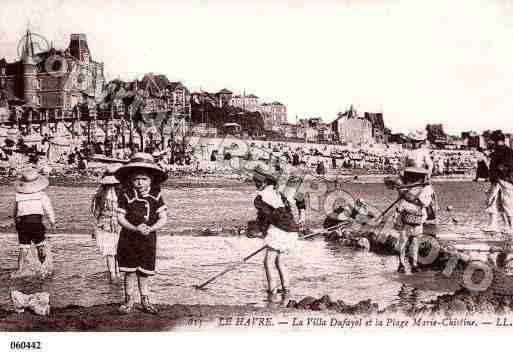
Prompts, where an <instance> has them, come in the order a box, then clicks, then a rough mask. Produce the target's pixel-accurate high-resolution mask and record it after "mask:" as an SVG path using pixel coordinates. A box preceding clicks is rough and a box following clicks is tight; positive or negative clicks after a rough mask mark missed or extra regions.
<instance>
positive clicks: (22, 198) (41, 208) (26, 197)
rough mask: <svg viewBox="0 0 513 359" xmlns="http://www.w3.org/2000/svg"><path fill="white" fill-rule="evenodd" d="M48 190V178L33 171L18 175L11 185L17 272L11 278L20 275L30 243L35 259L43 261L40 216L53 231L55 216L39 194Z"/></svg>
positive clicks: (42, 229) (44, 254) (44, 255)
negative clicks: (16, 248) (15, 234)
mask: <svg viewBox="0 0 513 359" xmlns="http://www.w3.org/2000/svg"><path fill="white" fill-rule="evenodd" d="M46 187H48V179H47V178H46V177H44V176H42V175H40V174H39V172H38V171H37V170H36V169H35V168H29V169H27V170H25V171H23V172H22V174H21V177H20V178H19V179H18V180H17V181H16V182H15V183H14V188H15V190H16V196H15V201H14V212H13V217H14V219H15V225H16V231H17V232H18V240H19V243H20V253H19V257H18V270H17V271H16V272H15V273H13V276H14V277H15V276H17V275H22V274H23V273H24V271H25V268H24V266H25V264H26V261H27V256H28V253H29V250H30V245H31V244H32V243H34V244H35V245H36V249H37V256H38V258H39V261H40V262H41V264H43V263H44V262H45V259H46V256H47V253H46V248H45V231H46V228H45V226H44V224H43V216H45V215H46V216H47V217H48V221H49V222H50V228H51V231H52V232H53V231H54V230H55V214H54V211H53V207H52V203H51V202H50V199H49V198H48V196H47V195H46V193H44V192H43V190H44V189H45V188H46Z"/></svg>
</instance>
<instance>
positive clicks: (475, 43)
mask: <svg viewBox="0 0 513 359" xmlns="http://www.w3.org/2000/svg"><path fill="white" fill-rule="evenodd" d="M29 21H30V26H31V30H32V31H33V32H36V33H38V34H41V35H43V36H45V37H46V38H47V39H48V40H49V41H53V42H54V43H55V45H56V47H62V48H64V47H66V46H67V44H68V39H69V34H70V33H78V32H83V33H86V34H87V38H88V43H89V47H90V49H91V51H92V55H93V58H94V59H96V60H100V61H103V62H104V63H105V68H106V74H107V75H108V78H109V79H111V78H114V77H118V76H119V77H121V78H123V79H133V78H135V77H137V76H140V75H141V74H144V73H146V72H154V73H164V74H166V75H167V76H168V78H169V79H170V80H172V81H173V80H179V81H182V82H183V83H184V84H185V85H186V86H188V87H189V88H190V89H192V90H198V89H200V88H202V89H203V90H207V91H213V92H215V91H218V90H220V89H221V88H224V87H226V88H229V89H231V90H232V91H234V92H241V93H242V91H244V90H245V91H246V93H255V94H256V95H258V96H259V97H261V98H262V100H265V101H268V100H279V101H282V102H284V103H285V104H286V105H287V106H288V110H289V119H290V120H292V121H294V120H295V117H296V116H298V117H305V116H322V117H323V119H324V120H325V121H330V120H332V119H334V117H335V115H336V113H337V112H338V111H343V110H345V109H347V108H348V107H349V105H350V104H351V103H352V104H354V105H355V106H356V107H357V109H358V110H359V111H361V112H364V111H383V113H384V116H385V122H386V124H387V125H388V126H389V127H391V128H392V129H393V130H394V131H398V130H404V131H408V130H410V129H415V128H420V127H424V126H425V124H426V123H427V122H432V123H443V124H444V126H445V128H446V129H447V130H448V131H449V132H451V133H458V132H459V131H461V130H465V129H475V130H483V129H487V128H492V129H494V128H503V129H504V130H506V131H508V132H513V121H512V119H513V1H511V0H508V1H506V0H481V1H479V0H461V1H460V0H453V1H451V0H445V1H444V0H442V1H441V0H429V1H427V0H419V1H417V0H405V1H399V0H382V1H378V0H338V1H336V0H320V1H319V0H317V1H313V0H311V1H294V0H258V1H257V0H252V1H248V0H237V1H236V0H195V1H186V0H175V1H173V0H168V1H164V0H145V1H144V2H143V1H131V0H124V1H122V0H112V1H109V0H88V1H84V0H81V1H75V0H66V1H53V0H50V1H45V0H41V1H28V0H27V1H23V0H2V5H1V10H0V58H1V57H4V56H5V57H6V58H7V59H9V60H12V59H14V58H16V46H17V42H18V40H19V38H20V37H21V36H22V35H23V33H24V31H25V29H26V27H27V24H28V23H29Z"/></svg>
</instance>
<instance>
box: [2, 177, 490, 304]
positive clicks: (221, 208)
mask: <svg viewBox="0 0 513 359" xmlns="http://www.w3.org/2000/svg"><path fill="white" fill-rule="evenodd" d="M435 187H436V190H437V192H438V198H439V201H440V206H441V208H442V210H441V211H440V212H439V221H440V222H441V223H443V225H441V226H440V227H441V228H443V231H446V232H448V233H450V235H449V237H450V238H456V240H459V241H467V242H469V243H472V242H475V241H478V240H480V238H481V237H483V236H482V232H481V231H480V227H481V226H482V225H483V223H484V221H485V220H486V218H485V217H484V212H483V201H484V190H485V189H486V187H487V185H486V184H483V183H479V184H476V183H439V184H436V186H435ZM345 189H346V190H347V191H349V192H351V194H352V195H353V196H354V197H361V198H364V199H366V200H367V201H368V202H370V203H371V204H373V205H374V206H375V207H377V208H378V209H381V210H382V209H384V208H386V207H387V205H388V204H389V203H390V202H391V201H392V200H393V199H394V197H395V194H394V192H393V191H388V190H385V189H384V188H383V185H379V184H349V185H347V187H346V188H345ZM94 190H95V188H93V187H84V188H78V187H55V186H52V187H49V188H48V190H47V193H48V195H49V196H50V198H51V199H52V202H53V204H54V207H55V210H56V213H57V220H58V222H57V223H58V230H59V231H60V232H64V233H72V234H71V235H68V234H62V233H61V234H60V235H58V236H55V237H52V239H50V243H51V245H52V252H53V253H54V268H55V272H54V275H53V276H52V277H51V278H49V279H47V280H45V281H40V280H31V281H23V280H16V281H14V280H10V279H9V275H8V274H9V272H10V271H11V270H13V269H14V268H15V266H16V256H17V241H16V236H15V235H14V234H0V240H1V241H2V246H1V247H0V305H1V306H5V305H7V304H8V303H9V290H8V289H18V290H21V291H24V292H34V291H40V290H44V291H48V292H50V294H51V298H52V299H51V300H52V305H53V306H57V307H61V306H65V305H69V304H75V305H85V306H88V305H94V304H101V303H109V302H118V301H120V300H121V298H122V297H123V295H122V286H121V284H119V283H115V284H111V283H109V281H108V278H107V274H106V273H105V270H106V267H105V261H104V258H103V257H101V256H100V254H99V252H98V249H97V248H96V243H95V241H94V240H93V239H92V238H91V237H90V236H89V235H87V233H89V232H90V230H91V219H90V215H89V213H88V208H89V199H90V197H91V196H92V194H93V192H94ZM0 193H2V195H4V196H2V200H1V201H0V221H4V220H7V216H8V215H9V214H10V213H11V209H10V204H9V201H7V200H6V199H8V198H9V197H10V196H12V195H13V189H12V187H8V186H0ZM163 196H164V200H165V202H166V203H167V205H168V207H169V217H170V220H169V222H168V224H167V225H166V227H165V228H164V229H163V230H161V231H160V237H159V249H158V256H159V258H158V263H157V265H158V268H159V274H158V275H157V276H155V277H154V278H153V283H152V291H153V296H154V297H155V301H156V302H158V303H168V304H173V303H184V304H197V303H203V304H251V303H253V304H256V305H260V306H263V305H266V295H265V283H266V282H265V275H264V271H263V266H262V255H259V256H257V257H255V258H254V259H251V260H250V262H249V263H247V264H244V265H242V266H240V267H239V268H237V269H236V270H234V271H233V272H230V273H228V274H226V275H225V276H223V277H221V278H219V279H218V280H217V281H215V282H214V283H212V284H210V285H208V286H207V290H202V291H199V290H195V289H194V288H193V285H195V284H200V283H202V282H204V281H206V280H207V279H209V278H210V277H211V276H213V275H214V274H216V273H218V272H220V271H222V270H224V269H225V268H226V267H227V266H228V265H229V264H230V263H227V262H232V261H237V260H240V259H241V258H243V257H244V256H246V255H247V254H249V253H251V252H252V251H254V250H255V249H257V248H259V247H260V246H261V240H258V239H247V238H245V237H187V236H173V237H172V236H166V234H167V233H169V232H170V231H174V232H177V231H180V230H184V229H188V228H194V229H200V228H202V227H206V226H210V225H213V224H216V225H221V226H227V225H232V224H239V225H245V223H246V221H247V220H249V219H253V218H254V216H255V211H254V208H253V206H252V198H253V196H254V189H253V188H252V187H251V186H247V187H241V188H237V189H219V188H218V189H210V188H197V189H194V188H192V189H187V190H180V189H164V190H163ZM447 205H451V206H453V209H452V210H451V211H446V210H443V209H444V208H445V207H446V206H447ZM323 218H324V214H323V213H321V212H316V211H313V210H310V211H309V213H308V219H309V221H310V222H309V223H310V224H312V223H320V221H321V220H322V219H323ZM313 227H314V228H315V226H313ZM9 230H10V231H12V230H13V228H12V227H11V228H10V229H9ZM485 239H486V238H485ZM488 239H490V238H488ZM492 239H493V238H492ZM285 265H286V267H287V268H288V271H289V276H290V282H291V283H290V284H291V287H292V290H293V292H292V299H299V298H302V297H304V296H307V295H310V296H315V297H319V296H322V295H323V294H330V295H331V297H332V298H333V299H343V300H344V301H346V302H348V303H355V302H358V301H360V300H363V299H369V298H370V299H372V300H373V301H376V302H378V303H379V304H380V306H385V305H388V304H392V303H399V304H405V305H411V304H416V303H418V302H420V301H424V300H429V299H432V298H434V297H435V296H436V295H439V294H440V293H442V292H447V291H453V290H455V289H456V288H455V285H454V284H453V283H451V282H449V281H448V280H447V279H446V278H444V277H442V276H440V275H437V274H434V273H429V272H428V273H420V274H416V275H413V276H401V275H398V274H396V273H395V270H396V268H397V258H396V257H393V256H379V255H376V254H373V253H365V252H359V251H356V250H353V249H351V248H343V247H340V246H336V245H331V244H329V243H325V242H324V241H322V240H314V241H299V242H298V245H297V248H296V251H294V253H292V254H290V255H289V256H287V257H286V261H285Z"/></svg>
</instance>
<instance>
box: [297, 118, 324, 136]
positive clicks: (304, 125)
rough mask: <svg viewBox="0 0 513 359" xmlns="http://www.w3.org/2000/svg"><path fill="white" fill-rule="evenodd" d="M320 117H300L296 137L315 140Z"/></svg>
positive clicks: (320, 120)
mask: <svg viewBox="0 0 513 359" xmlns="http://www.w3.org/2000/svg"><path fill="white" fill-rule="evenodd" d="M321 124H322V119H321V118H320V117H312V118H302V119H299V120H298V123H297V137H298V138H300V139H302V140H304V141H306V142H316V141H318V139H319V127H321Z"/></svg>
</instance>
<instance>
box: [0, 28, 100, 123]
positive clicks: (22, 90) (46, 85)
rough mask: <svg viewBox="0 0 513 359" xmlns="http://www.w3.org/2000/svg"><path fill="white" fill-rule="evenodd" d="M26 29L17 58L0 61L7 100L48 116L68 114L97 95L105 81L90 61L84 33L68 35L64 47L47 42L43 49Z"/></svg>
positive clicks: (0, 83) (91, 59)
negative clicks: (65, 46)
mask: <svg viewBox="0 0 513 359" xmlns="http://www.w3.org/2000/svg"><path fill="white" fill-rule="evenodd" d="M41 47H42V46H41V44H39V43H38V44H35V41H34V35H33V34H32V33H31V32H30V30H27V33H26V34H25V36H24V42H23V44H22V53H21V58H20V59H19V60H17V61H15V62H10V63H9V62H7V61H6V60H5V58H3V59H1V60H0V86H1V87H2V88H3V89H4V91H6V92H7V93H9V94H10V97H11V101H12V102H13V103H14V102H22V103H23V105H24V106H25V107H30V108H33V109H39V110H40V111H46V110H49V114H50V117H52V116H60V117H65V116H70V115H71V114H72V111H73V110H74V109H75V108H76V106H77V105H78V104H80V103H83V102H84V101H86V99H87V98H93V99H96V98H99V97H100V96H101V93H102V90H103V86H104V84H105V77H104V66H103V63H102V62H98V61H94V60H93V57H92V54H91V51H90V50H89V45H88V43H87V38H86V35H85V34H71V36H70V42H69V45H68V47H67V48H66V49H64V50H57V49H55V48H53V45H51V46H50V47H49V48H48V49H43V50H44V51H40V52H36V51H35V49H36V48H37V49H40V50H41Z"/></svg>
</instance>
